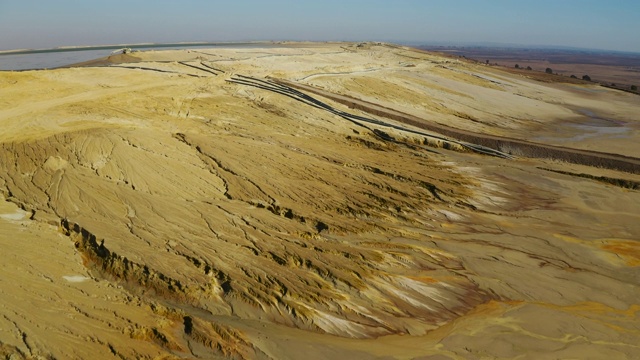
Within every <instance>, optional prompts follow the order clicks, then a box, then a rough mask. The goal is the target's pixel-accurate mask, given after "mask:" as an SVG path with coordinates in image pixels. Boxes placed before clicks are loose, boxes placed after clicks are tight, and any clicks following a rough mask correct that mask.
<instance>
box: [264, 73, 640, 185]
mask: <svg viewBox="0 0 640 360" xmlns="http://www.w3.org/2000/svg"><path fill="white" fill-rule="evenodd" d="M273 81H275V82H278V83H281V84H283V85H286V86H290V87H292V88H297V89H300V90H304V91H308V92H311V93H314V94H317V95H320V96H323V97H325V98H327V99H331V100H333V101H335V102H338V103H341V104H344V105H347V106H348V107H350V108H353V109H358V110H362V111H365V112H367V113H369V114H373V115H376V116H381V117H385V118H388V119H392V120H396V121H399V122H402V123H404V124H407V125H411V126H415V127H417V128H420V129H425V130H429V131H434V132H437V133H439V134H442V135H445V136H449V137H452V138H454V139H457V140H461V141H466V142H470V143H473V144H477V145H482V146H486V147H489V148H492V149H495V150H499V151H502V152H505V153H508V154H512V155H516V156H523V157H530V158H547V159H555V160H561V161H566V162H570V163H574V164H580V165H588V166H593V167H600V168H607V169H613V170H620V171H625V172H629V173H635V174H640V159H638V158H634V157H629V156H624V155H619V154H611V153H603V152H598V151H590V150H579V149H573V148H566V147H562V146H553V145H546V144H539V143H532V142H528V141H524V140H520V139H514V138H508V137H502V136H495V135H487V134H478V133H474V132H471V131H466V130H461V129H456V128H452V127H449V126H444V125H440V124H435V123H432V122H429V121H427V120H424V119H421V118H419V117H416V116H413V115H410V114H407V113H403V112H401V111H398V110H395V109H391V108H387V107H384V106H380V105H378V104H374V103H371V102H368V101H364V100H360V99H356V98H352V97H350V96H346V95H339V94H334V93H331V92H329V91H326V90H322V89H319V88H317V87H314V86H310V85H305V84H300V83H296V82H293V81H288V80H282V79H273Z"/></svg>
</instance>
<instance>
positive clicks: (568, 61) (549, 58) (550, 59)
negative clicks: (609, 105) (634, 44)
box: [420, 46, 640, 93]
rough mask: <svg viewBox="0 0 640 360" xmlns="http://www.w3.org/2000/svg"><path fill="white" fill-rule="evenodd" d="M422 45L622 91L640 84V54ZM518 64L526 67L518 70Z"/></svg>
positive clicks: (491, 62)
mask: <svg viewBox="0 0 640 360" xmlns="http://www.w3.org/2000/svg"><path fill="white" fill-rule="evenodd" d="M420 48H421V49H423V50H429V51H437V52H442V53H446V54H451V55H455V56H464V57H466V58H468V59H472V60H476V61H478V62H484V63H486V62H488V63H489V64H492V65H496V64H497V65H498V66H504V67H506V68H511V69H514V70H515V71H527V70H526V68H527V67H531V69H532V70H529V71H537V72H544V71H545V70H546V69H547V68H551V69H552V70H553V73H554V74H558V75H561V76H565V77H570V76H571V75H574V76H576V77H577V78H579V79H581V78H582V77H583V76H584V75H588V76H589V77H590V78H591V81H594V82H598V83H600V84H603V85H606V86H609V87H615V88H618V89H621V90H627V91H629V90H630V89H631V86H632V85H635V86H637V87H640V54H631V53H607V52H595V51H578V50H544V49H515V48H513V49H508V48H489V47H443V46H431V47H429V46H424V47H420ZM516 64H517V65H518V66H519V67H520V68H521V69H525V70H516V69H515V66H516ZM541 80H543V79H541ZM546 80H548V81H553V77H548V78H546ZM557 80H558V79H556V81H557ZM636 93H637V91H636Z"/></svg>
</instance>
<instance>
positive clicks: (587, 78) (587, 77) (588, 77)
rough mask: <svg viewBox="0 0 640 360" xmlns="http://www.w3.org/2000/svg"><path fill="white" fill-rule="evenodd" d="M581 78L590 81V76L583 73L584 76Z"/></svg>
mask: <svg viewBox="0 0 640 360" xmlns="http://www.w3.org/2000/svg"><path fill="white" fill-rule="evenodd" d="M582 80H584V81H591V76H589V75H584V76H583V77H582Z"/></svg>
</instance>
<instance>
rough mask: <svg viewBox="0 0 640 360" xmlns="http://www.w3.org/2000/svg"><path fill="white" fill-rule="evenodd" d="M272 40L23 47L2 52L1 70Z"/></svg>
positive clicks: (53, 65) (52, 66)
mask: <svg viewBox="0 0 640 360" xmlns="http://www.w3.org/2000/svg"><path fill="white" fill-rule="evenodd" d="M270 45H271V44H270V43H255V42H247V43H193V44H184V43H183V44H144V45H109V46H91V47H80V48H56V49H43V50H21V51H16V52H9V53H2V52H0V70H33V69H52V68H57V67H61V66H66V65H71V64H77V63H80V62H84V61H89V60H94V59H99V58H102V57H106V56H109V55H111V53H112V52H113V51H114V50H118V49H122V48H124V47H127V48H130V49H132V50H175V49H193V48H213V47H224V48H229V47H233V48H252V47H265V46H270Z"/></svg>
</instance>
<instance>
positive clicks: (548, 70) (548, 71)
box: [544, 68, 553, 74]
mask: <svg viewBox="0 0 640 360" xmlns="http://www.w3.org/2000/svg"><path fill="white" fill-rule="evenodd" d="M544 72H546V73H547V74H553V70H552V69H551V68H547V69H546V70H545V71H544Z"/></svg>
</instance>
